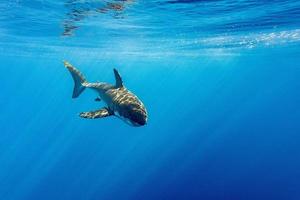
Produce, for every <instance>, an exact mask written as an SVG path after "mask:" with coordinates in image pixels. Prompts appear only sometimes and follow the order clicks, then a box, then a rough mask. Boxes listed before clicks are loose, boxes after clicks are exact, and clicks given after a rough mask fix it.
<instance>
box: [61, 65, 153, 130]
mask: <svg viewBox="0 0 300 200" xmlns="http://www.w3.org/2000/svg"><path fill="white" fill-rule="evenodd" d="M64 65H65V67H66V68H67V69H68V70H69V72H70V73H71V75H72V77H73V80H74V90H73V95H72V98H77V97H78V96H79V95H80V94H81V93H82V92H83V91H84V90H85V89H86V88H90V89H92V90H94V91H95V92H97V94H98V97H97V98H96V99H95V101H100V100H101V101H103V102H104V103H105V104H106V105H107V106H106V107H104V108H101V109H99V110H95V111H89V112H82V113H80V114H79V116H80V117H82V118H87V119H97V118H103V117H108V116H117V117H119V118H120V119H122V120H124V121H125V122H126V123H128V124H130V125H132V126H143V125H145V124H146V123H147V118H148V114H147V111H146V108H145V106H144V104H143V103H142V102H141V101H140V100H139V99H138V97H137V96H136V95H134V94H133V93H131V92H130V91H129V90H127V89H126V87H125V86H124V85H123V81H122V78H121V76H120V74H119V73H118V71H117V70H116V69H114V75H115V79H116V84H115V85H111V84H109V83H89V82H88V81H87V80H86V78H85V77H84V76H83V74H82V73H81V72H80V71H79V70H78V69H76V68H75V67H73V66H72V65H71V64H70V63H68V62H67V61H64Z"/></svg>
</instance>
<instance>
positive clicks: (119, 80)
mask: <svg viewBox="0 0 300 200" xmlns="http://www.w3.org/2000/svg"><path fill="white" fill-rule="evenodd" d="M114 74H115V79H116V87H117V88H119V87H123V81H122V78H121V76H120V74H119V72H118V71H117V70H116V69H114Z"/></svg>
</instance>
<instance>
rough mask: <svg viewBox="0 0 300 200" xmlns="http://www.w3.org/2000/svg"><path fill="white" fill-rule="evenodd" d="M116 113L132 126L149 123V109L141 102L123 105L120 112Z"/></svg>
mask: <svg viewBox="0 0 300 200" xmlns="http://www.w3.org/2000/svg"><path fill="white" fill-rule="evenodd" d="M115 115H117V116H119V117H120V118H121V119H122V120H123V121H125V122H126V123H127V124H129V125H131V126H144V125H146V124H147V118H148V116H147V111H146V109H145V108H144V106H142V105H140V104H127V105H123V106H121V109H120V110H119V112H118V111H117V112H115Z"/></svg>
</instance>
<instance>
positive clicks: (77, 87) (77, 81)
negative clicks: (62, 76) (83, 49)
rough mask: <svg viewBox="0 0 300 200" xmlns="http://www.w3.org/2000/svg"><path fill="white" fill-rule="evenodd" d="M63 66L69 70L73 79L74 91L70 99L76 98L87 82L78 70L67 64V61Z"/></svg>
mask: <svg viewBox="0 0 300 200" xmlns="http://www.w3.org/2000/svg"><path fill="white" fill-rule="evenodd" d="M64 65H65V67H66V68H67V69H68V70H69V72H70V73H71V75H72V77H73V80H74V90H73V95H72V98H76V97H78V96H79V95H80V94H81V93H82V92H83V90H84V89H85V86H84V84H86V83H87V81H86V79H85V77H84V76H83V74H82V73H81V72H80V71H79V70H78V69H76V68H75V67H73V66H72V65H71V64H70V63H68V62H67V61H64Z"/></svg>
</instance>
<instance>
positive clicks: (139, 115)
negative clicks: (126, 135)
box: [128, 108, 147, 126]
mask: <svg viewBox="0 0 300 200" xmlns="http://www.w3.org/2000/svg"><path fill="white" fill-rule="evenodd" d="M128 119H129V120H130V122H131V124H132V125H133V126H144V125H145V124H146V123H147V112H146V110H145V109H135V108H134V109H132V111H131V112H130V113H129V117H128Z"/></svg>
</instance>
